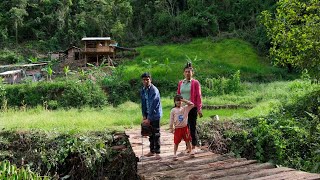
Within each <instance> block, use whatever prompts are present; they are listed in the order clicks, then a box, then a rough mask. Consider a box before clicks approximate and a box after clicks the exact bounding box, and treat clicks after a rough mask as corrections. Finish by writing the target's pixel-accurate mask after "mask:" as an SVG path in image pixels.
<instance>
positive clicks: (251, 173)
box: [217, 167, 294, 180]
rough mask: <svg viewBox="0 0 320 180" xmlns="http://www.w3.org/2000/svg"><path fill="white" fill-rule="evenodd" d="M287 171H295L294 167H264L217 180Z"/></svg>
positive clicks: (249, 177)
mask: <svg viewBox="0 0 320 180" xmlns="http://www.w3.org/2000/svg"><path fill="white" fill-rule="evenodd" d="M287 171H294V169H291V168H287V167H279V168H272V169H262V170H260V171H257V172H249V173H243V174H237V175H234V176H225V177H221V178H217V180H229V179H234V180H247V179H254V178H259V177H264V176H270V175H274V174H279V173H281V172H287Z"/></svg>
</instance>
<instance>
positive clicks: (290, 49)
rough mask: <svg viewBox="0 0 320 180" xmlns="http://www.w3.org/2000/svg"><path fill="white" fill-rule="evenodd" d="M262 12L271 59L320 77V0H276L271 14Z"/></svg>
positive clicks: (279, 63)
mask: <svg viewBox="0 0 320 180" xmlns="http://www.w3.org/2000/svg"><path fill="white" fill-rule="evenodd" d="M262 15H263V18H262V20H263V23H264V25H265V27H266V28H267V32H268V37H269V38H270V39H271V45H272V46H271V48H270V55H271V57H272V58H273V59H274V62H275V63H276V64H278V65H282V66H288V67H289V68H291V67H297V68H300V69H301V70H303V69H307V70H308V71H309V73H310V74H311V75H312V76H313V77H315V78H316V79H320V73H319V72H320V51H319V49H320V38H319V37H320V1H318V0H306V1H299V0H280V1H279V2H278V3H277V11H276V13H275V15H273V14H272V13H270V12H268V11H265V12H263V13H262Z"/></svg>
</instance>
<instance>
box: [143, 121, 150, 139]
mask: <svg viewBox="0 0 320 180" xmlns="http://www.w3.org/2000/svg"><path fill="white" fill-rule="evenodd" d="M151 134H152V126H151V125H150V122H149V121H143V122H142V123H141V135H142V136H151Z"/></svg>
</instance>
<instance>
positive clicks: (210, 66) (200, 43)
mask: <svg viewBox="0 0 320 180" xmlns="http://www.w3.org/2000/svg"><path fill="white" fill-rule="evenodd" d="M138 51H139V52H140V55H139V56H138V57H137V58H135V59H134V60H132V61H127V62H126V63H125V64H123V66H125V70H124V71H125V73H124V75H125V76H124V79H125V80H130V79H132V78H134V77H135V78H138V75H139V74H141V73H142V72H144V71H151V73H152V74H153V76H154V78H156V79H160V78H165V79H167V80H170V81H174V82H177V81H178V80H179V79H181V78H183V74H182V72H183V67H184V66H185V64H186V62H187V61H192V62H193V64H194V66H195V67H194V68H195V72H196V74H195V75H196V76H197V77H198V78H201V79H205V78H207V77H210V78H211V77H218V76H222V75H224V76H226V75H229V74H232V73H234V72H236V71H237V70H240V71H241V75H242V78H244V79H255V80H259V78H263V77H267V78H268V77H271V78H272V77H273V79H276V78H279V77H280V76H283V74H286V73H285V72H284V71H283V70H281V69H279V68H275V67H272V66H271V65H270V64H269V63H268V62H267V61H266V59H263V58H261V57H259V56H258V55H257V53H256V51H255V50H254V48H253V47H252V46H251V45H250V44H249V43H247V42H245V41H242V40H239V39H225V40H222V41H219V42H213V41H212V40H211V39H195V40H193V41H191V42H190V43H187V44H168V45H163V46H144V47H140V48H138ZM167 59H168V61H167ZM143 61H147V62H151V63H149V64H152V65H150V66H148V65H147V64H146V63H144V62H143ZM153 63H154V64H153ZM137 74H138V75H137ZM274 74H275V75H274Z"/></svg>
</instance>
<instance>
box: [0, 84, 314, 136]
mask: <svg viewBox="0 0 320 180" xmlns="http://www.w3.org/2000/svg"><path fill="white" fill-rule="evenodd" d="M317 88H320V87H319V85H317V84H311V83H310V82H309V81H301V80H295V81H283V82H272V83H266V84H261V83H245V84H244V88H243V89H244V90H243V91H242V92H240V93H237V94H230V95H221V96H216V97H206V98H204V99H203V104H204V105H225V104H235V105H249V106H252V108H251V109H243V108H240V109H220V110H206V109H204V110H203V112H204V117H203V118H200V119H199V121H207V120H209V119H211V118H210V116H212V115H219V116H220V119H222V120H223V119H238V118H251V117H257V116H263V115H267V114H268V113H269V112H271V111H274V110H275V109H277V108H278V107H281V105H282V104H283V103H286V104H290V102H293V101H294V99H297V98H298V97H301V96H303V95H304V94H306V93H308V92H311V91H313V90H314V89H317ZM172 98H173V97H162V99H161V102H162V106H163V118H162V120H161V124H162V125H166V124H168V123H169V114H170V110H171V108H172V107H173V105H174V104H173V99H172ZM141 118H142V116H141V109H140V104H137V103H133V102H126V103H124V104H121V105H119V106H118V107H116V108H115V107H112V106H105V107H103V108H102V109H93V108H83V109H80V110H79V109H69V110H63V109H59V110H55V111H47V110H44V108H43V107H40V106H38V107H37V108H33V109H26V110H24V111H22V110H13V109H9V110H8V111H6V112H2V113H1V114H0V128H5V129H12V128H16V129H43V130H47V131H51V130H56V131H95V130H103V129H105V128H108V129H117V130H124V129H125V128H131V127H134V126H139V124H140V122H141Z"/></svg>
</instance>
